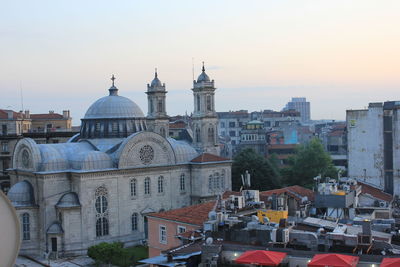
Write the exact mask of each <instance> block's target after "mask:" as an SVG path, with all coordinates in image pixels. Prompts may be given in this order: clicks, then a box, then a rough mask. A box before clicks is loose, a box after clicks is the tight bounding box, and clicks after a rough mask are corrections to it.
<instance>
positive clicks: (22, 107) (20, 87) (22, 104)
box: [19, 81, 24, 111]
mask: <svg viewBox="0 0 400 267" xmlns="http://www.w3.org/2000/svg"><path fill="white" fill-rule="evenodd" d="M19 90H20V94H21V110H22V111H24V97H23V95H22V82H21V81H20V82H19Z"/></svg>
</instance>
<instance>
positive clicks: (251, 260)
mask: <svg viewBox="0 0 400 267" xmlns="http://www.w3.org/2000/svg"><path fill="white" fill-rule="evenodd" d="M286 255H287V253H283V252H275V251H269V250H249V251H246V252H245V253H243V254H242V255H240V257H238V258H237V259H236V260H235V262H236V263H239V264H256V265H265V266H278V265H279V264H280V263H281V262H282V260H283V259H284V258H285V257H286Z"/></svg>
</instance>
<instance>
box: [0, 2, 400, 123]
mask: <svg viewBox="0 0 400 267" xmlns="http://www.w3.org/2000/svg"><path fill="white" fill-rule="evenodd" d="M399 10H400V1H397V0H385V1H379V0H375V1H372V0H354V1H348V0H336V1H314V0H300V1H299V0H292V1H288V0H281V1H272V0H270V1H268V0H263V1H256V0H254V1H233V0H231V1H211V0H210V1H209V0H204V1H200V2H199V1H177V0H176V1H173V0H172V1H161V0H159V1H116V2H109V1H94V0H92V1H50V0H49V1H8V2H5V3H2V8H1V10H0V51H1V64H0V73H1V76H0V77H1V79H0V92H1V97H0V108H2V109H7V108H9V109H13V110H16V111H18V110H20V109H21V98H20V90H21V88H22V92H23V102H24V109H29V110H30V112H31V113H47V112H48V111H49V110H54V111H55V112H57V113H61V112H62V110H65V109H69V110H70V111H71V115H72V117H73V119H74V120H73V123H74V125H79V123H80V118H82V117H83V116H84V113H85V111H86V110H87V109H88V108H89V106H90V105H91V104H92V103H93V102H94V101H95V100H97V99H98V98H100V97H102V96H105V95H107V94H108V88H109V87H110V85H111V80H110V77H111V75H112V74H114V75H115V76H116V78H117V79H116V81H115V84H116V86H117V87H118V88H119V94H120V95H122V96H125V97H128V98H130V99H132V100H133V101H135V102H136V103H137V104H138V105H139V106H140V107H141V109H142V110H143V112H144V113H145V114H146V113H147V96H146V95H145V93H144V92H145V90H146V85H147V83H150V82H151V80H152V79H153V77H154V69H155V68H156V67H157V68H158V74H159V78H160V80H161V81H162V82H163V83H166V88H167V91H168V94H167V112H168V114H169V115H171V116H173V115H177V114H182V115H183V114H185V112H188V113H189V114H190V112H191V111H192V110H193V96H192V91H191V90H190V89H191V88H192V59H193V61H194V76H195V78H197V76H198V75H199V74H200V71H201V62H202V61H205V65H206V72H207V74H208V75H209V76H210V78H211V79H214V80H215V84H216V87H217V91H216V109H217V111H229V110H239V109H247V110H249V111H258V110H263V109H273V110H277V111H279V110H281V109H282V108H283V107H284V106H285V104H286V103H287V102H288V101H290V99H291V98H292V97H306V98H307V100H308V101H309V102H311V118H312V119H336V120H344V119H345V115H346V113H345V111H346V109H360V108H364V107H367V106H368V103H369V102H383V101H388V100H399V99H400V97H399V88H400V49H399V47H400V16H399Z"/></svg>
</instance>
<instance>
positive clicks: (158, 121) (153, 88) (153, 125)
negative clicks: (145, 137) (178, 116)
mask: <svg viewBox="0 0 400 267" xmlns="http://www.w3.org/2000/svg"><path fill="white" fill-rule="evenodd" d="M146 94H147V102H148V112H147V122H148V123H147V126H148V129H149V130H150V131H153V132H156V133H158V134H160V135H162V136H164V137H167V134H168V132H169V117H168V115H167V111H166V94H167V91H166V90H165V83H161V81H160V79H158V71H157V68H155V71H154V79H153V80H152V81H151V84H147V91H146Z"/></svg>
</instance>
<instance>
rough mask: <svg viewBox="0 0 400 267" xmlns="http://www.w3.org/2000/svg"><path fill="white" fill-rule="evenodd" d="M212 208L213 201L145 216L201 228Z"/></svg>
mask: <svg viewBox="0 0 400 267" xmlns="http://www.w3.org/2000/svg"><path fill="white" fill-rule="evenodd" d="M214 206H215V201H209V202H205V203H201V204H197V205H193V206H188V207H184V208H180V209H174V210H169V211H163V212H158V213H150V214H148V215H147V216H148V217H153V218H160V219H165V220H171V221H177V222H181V223H188V224H194V225H199V226H202V225H203V223H204V222H205V221H207V220H208V213H209V212H210V211H211V210H213V209H214Z"/></svg>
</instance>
